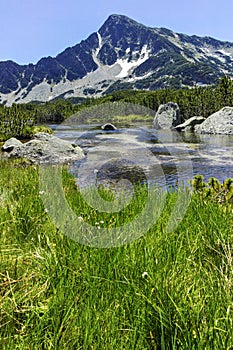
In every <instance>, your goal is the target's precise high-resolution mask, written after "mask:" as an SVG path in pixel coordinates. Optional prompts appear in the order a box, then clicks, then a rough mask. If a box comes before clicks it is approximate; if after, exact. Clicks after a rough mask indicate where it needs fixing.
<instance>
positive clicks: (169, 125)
mask: <svg viewBox="0 0 233 350" xmlns="http://www.w3.org/2000/svg"><path fill="white" fill-rule="evenodd" d="M182 122H183V118H182V117H181V115H180V109H179V106H178V104H177V103H174V102H168V103H166V104H164V105H160V106H159V108H158V111H157V112H156V115H155V118H154V121H153V126H154V127H155V128H156V129H173V128H174V127H176V126H177V125H179V124H181V123H182Z"/></svg>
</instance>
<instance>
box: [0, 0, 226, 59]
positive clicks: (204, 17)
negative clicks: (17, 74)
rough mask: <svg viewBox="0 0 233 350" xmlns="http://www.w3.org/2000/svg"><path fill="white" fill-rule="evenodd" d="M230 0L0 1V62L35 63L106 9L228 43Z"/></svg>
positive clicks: (94, 23) (83, 32)
mask: <svg viewBox="0 0 233 350" xmlns="http://www.w3.org/2000/svg"><path fill="white" fill-rule="evenodd" d="M232 13H233V1H232V0H117V1H113V0H112V1H111V0H81V1H79V0H1V7H0V61H3V60H7V59H11V60H13V61H16V62H17V63H20V64H26V63H30V62H31V63H36V62H37V61H38V60H39V59H40V58H41V57H44V56H56V55H57V54H58V53H60V52H61V51H63V50H64V49H65V48H66V47H68V46H73V45H75V44H77V43H79V42H80V41H81V40H82V39H86V38H87V37H88V36H89V34H91V33H93V32H96V31H97V30H98V29H99V28H100V26H101V25H102V24H103V23H104V22H105V20H106V19H107V17H108V16H109V15H110V14H123V15H126V16H129V17H131V18H132V19H134V20H136V21H138V22H140V23H143V24H145V25H148V26H151V27H165V28H169V29H172V30H173V31H176V32H180V33H185V34H196V35H200V36H212V37H214V38H216V39H221V40H224V41H231V42H233V24H232Z"/></svg>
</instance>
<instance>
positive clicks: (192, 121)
mask: <svg viewBox="0 0 233 350" xmlns="http://www.w3.org/2000/svg"><path fill="white" fill-rule="evenodd" d="M205 120H206V118H204V117H202V116H194V117H191V118H189V119H187V120H186V121H185V122H184V123H182V124H179V125H177V126H176V127H175V129H176V130H177V131H194V129H195V126H196V125H198V124H201V123H203V122H204V121H205Z"/></svg>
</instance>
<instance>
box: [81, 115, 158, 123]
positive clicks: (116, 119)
mask: <svg viewBox="0 0 233 350" xmlns="http://www.w3.org/2000/svg"><path fill="white" fill-rule="evenodd" d="M153 119H154V118H153V117H152V116H151V115H140V114H129V115H116V116H113V115H111V117H109V118H107V117H106V116H105V117H104V118H103V117H99V118H98V117H89V118H88V117H85V123H103V124H105V123H113V124H118V125H121V124H130V123H136V122H148V123H152V122H153Z"/></svg>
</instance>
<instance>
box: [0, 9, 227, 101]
mask: <svg viewBox="0 0 233 350" xmlns="http://www.w3.org/2000/svg"><path fill="white" fill-rule="evenodd" d="M232 72H233V43H229V42H222V41H219V40H216V39H213V38H210V37H204V38H202V37H198V36H195V35H193V36H188V35H185V34H179V33H175V32H173V31H171V30H169V29H166V28H150V27H147V26H145V25H143V24H140V23H137V22H135V21H134V20H132V19H130V18H128V17H126V16H122V15H111V16H109V18H108V19H107V20H106V21H105V23H104V24H103V25H102V26H101V28H100V29H99V30H98V31H97V32H95V33H92V34H91V35H90V36H89V37H88V38H87V39H85V40H83V41H81V42H80V43H79V44H77V45H75V46H73V47H69V48H67V49H66V50H64V51H63V52H62V53H60V54H58V55H57V56H56V57H44V58H42V59H41V60H39V62H38V63H37V64H28V65H19V64H17V63H15V62H13V61H4V62H0V102H1V103H4V104H7V105H11V104H12V103H22V102H30V101H35V100H36V101H49V100H52V99H54V98H57V97H59V96H60V97H62V98H68V97H77V96H83V97H87V96H89V97H90V96H100V95H102V94H105V93H110V92H112V91H114V90H122V89H129V88H132V89H148V90H155V89H158V88H163V87H175V88H177V87H180V86H195V85H208V84H214V83H216V82H217V81H218V79H219V77H221V76H223V75H229V76H232V77H233V73H232Z"/></svg>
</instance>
